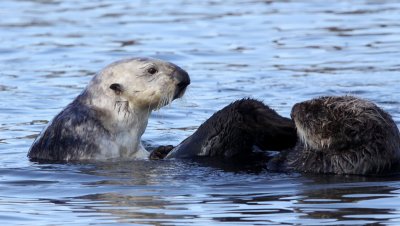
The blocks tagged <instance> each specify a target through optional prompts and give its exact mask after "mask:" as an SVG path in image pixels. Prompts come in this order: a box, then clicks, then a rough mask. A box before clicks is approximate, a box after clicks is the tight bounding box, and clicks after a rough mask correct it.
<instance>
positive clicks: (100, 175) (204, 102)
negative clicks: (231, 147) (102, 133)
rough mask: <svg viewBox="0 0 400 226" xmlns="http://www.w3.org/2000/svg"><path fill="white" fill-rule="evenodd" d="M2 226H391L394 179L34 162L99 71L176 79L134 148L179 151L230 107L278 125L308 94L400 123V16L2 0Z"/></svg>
mask: <svg viewBox="0 0 400 226" xmlns="http://www.w3.org/2000/svg"><path fill="white" fill-rule="evenodd" d="M0 15H1V20H0V43H1V44H0V153H1V158H0V222H1V223H4V224H5V223H7V224H40V225H44V224H67V223H78V224H100V223H120V224H123V223H127V224H128V223H135V224H156V225H188V224H193V225H215V224H227V225H237V224H243V225H253V224H263V225H264V224H274V225H276V224H303V225H320V224H323V223H324V224H348V225H354V224H368V223H377V224H394V225H397V224H400V222H399V221H400V220H399V219H400V204H399V203H400V202H399V201H400V200H399V199H400V194H399V192H400V183H399V182H398V180H399V176H391V177H384V178H374V177H358V176H327V175H321V176H316V175H301V174H282V173H270V172H267V171H266V170H265V169H264V167H262V166H237V165H229V164H222V165H219V164H205V163H201V162H193V161H155V162H153V161H133V162H110V163H98V164H37V163H33V162H29V161H28V159H27V158H26V153H27V151H28V149H29V146H30V144H31V143H32V141H33V139H34V137H36V136H37V134H38V133H39V132H40V131H41V130H42V129H43V127H44V126H45V125H46V123H47V122H48V121H49V120H51V119H52V117H53V116H54V115H55V114H57V113H58V112H59V111H60V110H61V109H62V108H63V107H64V106H66V105H67V104H68V103H69V102H70V101H71V100H72V99H73V98H74V97H75V96H76V95H77V94H78V93H79V92H80V91H81V90H82V89H83V88H84V87H85V85H86V84H87V82H88V81H89V80H90V78H91V77H92V76H93V75H94V74H95V73H96V72H97V71H99V70H100V69H101V68H102V67H104V66H105V65H107V64H108V63H110V62H112V61H115V60H118V59H121V58H125V57H131V56H150V57H156V58H161V59H164V60H168V61H172V62H174V63H176V64H178V65H180V66H182V67H183V68H184V69H186V70H187V71H189V73H190V75H191V78H192V84H191V85H190V88H189V90H188V92H187V94H186V96H185V97H184V98H183V100H179V101H176V102H174V103H173V104H172V105H171V106H169V107H166V108H164V109H162V110H160V111H158V112H155V113H154V114H153V116H152V118H151V119H150V121H149V126H148V129H147V131H146V133H145V135H144V137H143V139H144V140H145V142H146V143H147V144H149V145H151V146H157V145H162V144H177V143H179V142H180V141H182V140H183V139H184V138H185V137H187V136H189V135H190V134H191V133H192V132H193V131H194V130H195V129H196V128H197V127H198V126H199V125H200V124H201V123H202V122H203V121H204V120H205V119H207V118H208V117H210V116H211V114H212V113H213V112H215V111H217V110H218V109H220V108H222V107H223V106H225V105H227V104H228V103H230V102H232V101H234V100H236V99H239V98H243V97H253V98H257V99H260V100H263V101H264V102H265V103H267V104H268V105H270V106H271V107H273V108H274V109H276V110H277V111H278V112H279V113H280V114H282V115H284V116H289V112H290V109H291V106H292V105H293V104H294V103H296V102H299V101H303V100H306V99H310V98H312V97H316V96H321V95H343V94H354V95H357V96H360V97H363V98H367V99H370V100H372V101H374V102H376V103H377V104H378V105H380V106H381V107H382V108H384V109H385V110H386V111H388V112H389V113H391V114H392V115H393V118H394V119H395V121H396V123H397V124H398V125H399V124H400V103H399V100H400V89H399V82H400V76H399V70H400V61H399V59H400V52H399V49H400V38H399V37H400V36H399V35H400V22H399V21H400V3H399V2H398V1H394V0H393V1H390V0H379V1H378V0H360V1H356V0H354V1H351V0H348V1H345V0H339V1H337V0H335V1H334V0H328V1H312V0H311V1H309V0H286V1H268V0H265V1H257V0H232V1H222V0H213V1H211V0H206V1H184V0H181V1H157V0H155V1H128V0H125V1H124V0H119V1H113V0H99V1H78V0H69V1H60V0H3V1H2V6H1V8H0Z"/></svg>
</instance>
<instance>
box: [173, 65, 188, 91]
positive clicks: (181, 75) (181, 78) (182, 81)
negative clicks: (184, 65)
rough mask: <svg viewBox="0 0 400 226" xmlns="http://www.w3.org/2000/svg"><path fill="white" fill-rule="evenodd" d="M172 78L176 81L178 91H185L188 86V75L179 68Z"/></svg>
mask: <svg viewBox="0 0 400 226" xmlns="http://www.w3.org/2000/svg"><path fill="white" fill-rule="evenodd" d="M174 77H175V78H176V80H178V84H177V86H178V88H179V89H180V90H183V89H185V88H186V87H187V86H188V85H189V84H190V77H189V74H188V73H187V72H186V71H185V70H183V69H181V68H177V69H176V70H175V73H174Z"/></svg>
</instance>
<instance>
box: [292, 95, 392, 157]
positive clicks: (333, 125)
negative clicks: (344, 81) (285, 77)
mask: <svg viewBox="0 0 400 226" xmlns="http://www.w3.org/2000/svg"><path fill="white" fill-rule="evenodd" d="M291 117H292V118H293V120H294V122H295V124H296V128H297V133H298V135H299V137H300V139H301V140H302V141H303V142H304V144H305V145H306V146H307V147H308V148H309V149H310V150H316V151H325V152H328V151H331V152H336V151H346V150H357V149H360V147H362V148H364V147H368V146H369V147H372V148H379V147H380V148H381V149H387V148H388V146H387V144H386V140H388V139H389V140H393V139H392V138H396V140H398V130H397V127H396V125H395V123H394V122H393V120H392V119H391V117H390V115H389V114H387V113H386V112H384V111H383V110H381V109H380V108H379V107H377V106H376V105H375V104H373V103H372V102H369V101H366V100H363V99H359V98H356V97H353V96H339V97H332V96H330V97H320V98H316V99H313V100H309V101H305V102H301V103H298V104H296V105H294V106H293V108H292V113H291ZM393 136H396V137H393ZM362 148H361V149H362ZM389 149H391V148H389Z"/></svg>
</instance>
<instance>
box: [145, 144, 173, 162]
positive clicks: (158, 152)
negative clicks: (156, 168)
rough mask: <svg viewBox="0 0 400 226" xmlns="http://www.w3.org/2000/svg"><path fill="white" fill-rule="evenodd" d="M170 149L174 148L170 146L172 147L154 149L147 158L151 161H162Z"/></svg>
mask: <svg viewBox="0 0 400 226" xmlns="http://www.w3.org/2000/svg"><path fill="white" fill-rule="evenodd" d="M172 149H174V146H172V145H166V146H160V147H158V148H156V149H154V150H153V151H152V152H151V153H150V157H149V158H150V159H151V160H159V159H164V158H165V156H167V155H168V153H170V152H171V151H172Z"/></svg>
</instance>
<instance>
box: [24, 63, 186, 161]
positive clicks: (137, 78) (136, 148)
mask: <svg viewBox="0 0 400 226" xmlns="http://www.w3.org/2000/svg"><path fill="white" fill-rule="evenodd" d="M189 84H190V78H189V75H188V73H187V72H186V71H184V70H183V69H181V68H180V67H178V66H177V65H175V64H172V63H169V62H165V61H162V60H157V59H151V58H131V59H126V60H121V61H117V62H115V63H112V64H110V65H109V66H107V67H105V68H104V69H103V70H102V71H100V72H99V73H98V74H97V75H96V76H94V77H93V79H92V80H91V81H90V83H89V84H88V86H87V87H86V88H85V89H84V90H83V92H82V93H81V94H80V95H79V96H78V97H76V98H75V100H73V101H72V103H71V104H69V105H68V106H67V107H66V108H65V109H64V110H62V111H61V112H60V113H59V114H58V115H57V116H55V118H54V119H53V120H52V121H51V122H50V123H49V124H48V126H47V127H46V128H45V129H44V130H43V131H42V132H41V134H40V135H39V136H38V137H37V138H36V140H35V141H34V143H33V144H32V146H31V148H30V150H29V153H28V157H29V158H30V159H31V160H52V161H54V160H56V161H71V160H107V159H124V160H126V159H147V158H148V156H149V152H147V151H146V150H145V148H144V147H143V145H142V144H141V140H140V139H141V136H142V134H143V133H144V131H145V129H146V126H147V122H148V118H149V115H150V113H151V111H152V110H154V109H158V108H161V107H163V106H165V105H167V104H169V103H170V102H171V101H173V100H174V99H176V98H179V97H181V96H182V95H183V94H184V92H185V90H186V87H187V86H188V85H189Z"/></svg>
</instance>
